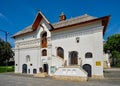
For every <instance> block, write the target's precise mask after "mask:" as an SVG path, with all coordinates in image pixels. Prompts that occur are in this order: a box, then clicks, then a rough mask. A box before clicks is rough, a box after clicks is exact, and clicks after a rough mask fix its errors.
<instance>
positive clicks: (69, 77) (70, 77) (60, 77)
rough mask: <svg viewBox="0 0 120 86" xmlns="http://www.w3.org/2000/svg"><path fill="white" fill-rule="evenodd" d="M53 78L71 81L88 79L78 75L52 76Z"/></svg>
mask: <svg viewBox="0 0 120 86" xmlns="http://www.w3.org/2000/svg"><path fill="white" fill-rule="evenodd" d="M53 79H55V80H71V81H83V82H86V81H87V80H88V78H87V77H79V76H58V75H57V76H56V75H54V76H53Z"/></svg>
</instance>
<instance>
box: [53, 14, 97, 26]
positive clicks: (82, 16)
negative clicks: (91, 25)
mask: <svg viewBox="0 0 120 86" xmlns="http://www.w3.org/2000/svg"><path fill="white" fill-rule="evenodd" d="M85 17H91V18H96V17H94V16H90V15H88V14H84V15H81V16H78V17H74V18H71V19H67V20H65V21H60V22H56V23H53V24H52V25H55V24H58V23H59V24H61V23H64V22H68V21H73V20H77V19H80V18H85Z"/></svg>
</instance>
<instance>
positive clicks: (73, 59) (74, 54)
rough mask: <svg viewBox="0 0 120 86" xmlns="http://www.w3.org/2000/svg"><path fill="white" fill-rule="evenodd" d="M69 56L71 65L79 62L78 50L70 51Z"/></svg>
mask: <svg viewBox="0 0 120 86" xmlns="http://www.w3.org/2000/svg"><path fill="white" fill-rule="evenodd" d="M69 58H70V61H69V62H70V65H77V64H78V52H77V51H72V52H70V53H69Z"/></svg>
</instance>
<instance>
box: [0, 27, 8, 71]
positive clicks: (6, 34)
mask: <svg viewBox="0 0 120 86" xmlns="http://www.w3.org/2000/svg"><path fill="white" fill-rule="evenodd" d="M0 31H1V32H4V33H5V42H6V48H7V36H8V32H7V31H4V30H1V29H0ZM5 52H6V72H7V66H8V60H7V49H6V51H5Z"/></svg>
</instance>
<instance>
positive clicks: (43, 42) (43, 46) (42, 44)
mask: <svg viewBox="0 0 120 86" xmlns="http://www.w3.org/2000/svg"><path fill="white" fill-rule="evenodd" d="M41 41H42V42H41V47H42V48H46V47H47V32H44V33H43V34H42V36H41Z"/></svg>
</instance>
